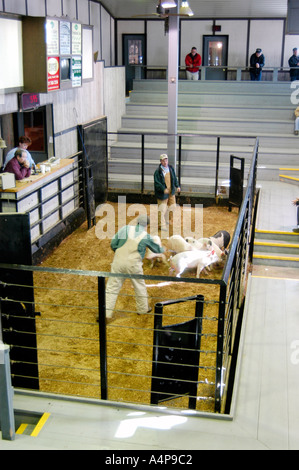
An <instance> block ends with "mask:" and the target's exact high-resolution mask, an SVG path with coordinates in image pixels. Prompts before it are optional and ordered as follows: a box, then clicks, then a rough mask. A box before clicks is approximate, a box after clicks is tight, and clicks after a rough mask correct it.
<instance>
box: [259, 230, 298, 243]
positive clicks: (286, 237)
mask: <svg viewBox="0 0 299 470" xmlns="http://www.w3.org/2000/svg"><path fill="white" fill-rule="evenodd" d="M261 240H264V241H269V240H271V241H273V242H282V243H291V244H296V243H299V234H298V233H294V232H291V231H290V232H280V231H275V230H259V229H257V230H255V241H261Z"/></svg>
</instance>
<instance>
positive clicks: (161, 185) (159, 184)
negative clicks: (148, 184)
mask: <svg viewBox="0 0 299 470" xmlns="http://www.w3.org/2000/svg"><path fill="white" fill-rule="evenodd" d="M168 166H169V171H170V179H171V195H172V196H173V195H174V194H175V190H176V188H178V187H179V182H178V179H177V177H176V174H175V171H174V168H173V167H172V166H171V165H168ZM154 184H155V195H156V198H157V199H160V200H164V199H168V198H169V194H164V190H165V189H166V187H167V186H166V184H165V179H164V175H163V170H162V167H161V165H159V167H158V168H157V170H156V171H155V174H154Z"/></svg>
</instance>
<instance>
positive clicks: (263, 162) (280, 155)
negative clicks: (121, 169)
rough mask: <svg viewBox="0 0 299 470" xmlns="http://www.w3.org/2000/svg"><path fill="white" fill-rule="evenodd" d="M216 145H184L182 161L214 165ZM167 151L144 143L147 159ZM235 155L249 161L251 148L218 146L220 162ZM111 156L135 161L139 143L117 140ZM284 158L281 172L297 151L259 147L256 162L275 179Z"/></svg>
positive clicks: (139, 148)
mask: <svg viewBox="0 0 299 470" xmlns="http://www.w3.org/2000/svg"><path fill="white" fill-rule="evenodd" d="M216 151H217V149H216V147H215V146H208V145H207V146H204V145H202V146H199V147H197V146H188V145H184V146H183V147H182V151H181V160H182V163H183V164H184V163H192V162H194V163H196V162H205V163H210V164H213V165H215V162H216ZM166 152H167V144H166V143H165V144H159V143H153V144H152V145H150V144H145V149H144V155H145V159H148V160H156V161H158V160H159V156H160V155H161V153H166ZM231 155H235V156H237V157H239V158H244V159H245V162H246V163H249V162H250V161H251V158H252V148H251V147H249V148H246V147H245V148H242V147H231V148H226V147H221V148H220V162H221V163H229V162H230V156H231ZM110 157H111V158H122V159H128V158H129V159H135V160H136V161H137V162H138V161H140V160H141V145H140V144H138V143H136V142H134V143H128V142H118V143H115V144H114V145H112V146H111V148H110ZM282 160H284V164H285V169H284V171H283V173H287V171H288V168H287V167H289V168H290V169H291V168H292V167H293V165H294V163H296V161H298V153H297V152H295V151H290V152H287V151H285V152H283V151H281V152H279V151H278V149H260V151H259V159H258V164H259V167H260V168H261V169H262V168H263V167H267V168H269V169H270V168H271V169H275V172H276V179H278V177H279V175H280V173H281V170H280V163H281V161H282Z"/></svg>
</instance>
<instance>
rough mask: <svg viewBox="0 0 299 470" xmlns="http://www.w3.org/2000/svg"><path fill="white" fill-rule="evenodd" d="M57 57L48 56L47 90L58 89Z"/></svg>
mask: <svg viewBox="0 0 299 470" xmlns="http://www.w3.org/2000/svg"><path fill="white" fill-rule="evenodd" d="M59 68H60V67H59V57H48V91H53V90H59V88H60V79H59V72H60V71H59Z"/></svg>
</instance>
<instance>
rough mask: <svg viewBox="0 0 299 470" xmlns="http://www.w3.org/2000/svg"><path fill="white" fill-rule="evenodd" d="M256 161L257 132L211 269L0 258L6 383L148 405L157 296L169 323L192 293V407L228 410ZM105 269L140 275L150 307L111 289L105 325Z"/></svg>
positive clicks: (181, 399) (186, 313)
mask: <svg viewBox="0 0 299 470" xmlns="http://www.w3.org/2000/svg"><path fill="white" fill-rule="evenodd" d="M257 161H258V141H256V145H255V148H254V151H253V158H252V164H251V170H250V174H249V179H248V186H247V190H246V194H245V196H244V200H243V204H242V207H241V209H240V213H239V219H238V222H237V226H236V229H235V233H234V236H233V238H232V243H231V247H230V251H229V255H228V258H227V261H226V264H225V267H224V269H223V272H222V271H220V272H219V273H218V278H217V276H216V278H215V279H211V278H199V279H197V278H192V277H184V278H174V277H171V276H165V275H162V276H161V275H159V276H153V275H129V276H128V275H124V274H111V273H110V272H98V271H80V270H68V269H58V268H49V267H48V268H45V267H40V266H21V265H20V266H18V265H9V264H0V309H1V310H0V312H1V325H2V335H3V341H4V342H5V344H8V345H9V347H10V355H11V374H12V382H13V385H14V387H16V388H34V389H37V390H40V391H43V392H52V393H58V394H63V395H71V396H74V395H75V396H80V397H91V398H99V399H102V400H109V401H111V402H112V403H116V404H117V403H120V402H122V403H130V404H134V403H135V404H138V405H149V404H150V396H151V392H152V390H151V383H152V379H153V375H152V373H153V372H152V371H153V347H154V344H153V335H154V333H155V331H154V330H155V327H154V321H155V318H156V317H157V315H161V311H159V305H161V302H162V303H166V304H171V305H170V306H168V307H167V310H166V309H165V310H164V311H163V317H162V321H163V325H166V326H167V325H168V326H169V329H170V330H171V326H172V325H174V324H175V325H177V324H180V323H183V324H185V323H186V322H187V321H189V320H190V321H191V320H192V319H194V302H195V303H196V302H197V301H199V302H202V303H203V315H202V329H201V330H200V340H201V341H200V349H199V350H198V351H197V352H198V353H199V355H200V360H199V364H196V368H197V374H198V379H197V380H196V381H195V383H194V380H193V383H192V385H193V386H194V385H195V386H196V390H197V393H196V394H194V392H192V396H189V397H188V398H192V399H193V403H194V402H195V403H196V410H197V411H208V412H216V413H227V412H229V400H228V395H229V393H228V392H229V390H230V388H231V380H232V379H231V377H232V375H233V367H232V364H233V363H234V362H235V360H236V358H235V354H236V350H237V347H236V346H237V344H236V343H237V339H238V334H237V332H238V328H239V323H240V318H241V313H240V312H241V311H242V305H243V301H244V295H245V284H246V279H247V273H248V269H247V267H248V263H249V262H250V253H251V246H252V243H253V234H254V220H255V212H256V200H257V198H256V186H255V183H256V168H257ZM26 272H29V273H32V274H33V283H32V285H31V284H30V283H29V284H25V285H23V284H22V282H21V280H22V279H23V278H26V279H28V277H26V276H24V275H25V274H26ZM109 277H122V278H129V279H135V278H137V279H144V280H145V281H146V283H147V290H148V292H149V300H150V303H151V305H152V306H153V307H154V311H153V313H148V314H144V315H136V312H135V296H134V292H133V290H131V289H130V287H128V286H127V288H126V289H125V290H123V291H122V292H121V293H120V295H119V304H117V306H116V311H115V316H116V320H115V321H113V322H111V323H109V324H107V323H106V320H105V309H106V307H105V305H106V304H105V281H106V279H107V278H109ZM16 279H17V281H16ZM28 291H30V292H33V295H28ZM199 294H200V296H202V297H200V299H199V300H194V298H193V299H192V300H190V299H189V300H190V302H191V304H189V303H188V302H186V301H183V300H185V298H190V295H191V296H196V299H197V298H198V297H197V296H198V295H199ZM29 299H31V300H29ZM192 302H193V304H192ZM190 305H191V306H190ZM192 305H193V306H192ZM32 312H33V313H32ZM175 347H176V346H175ZM186 367H187V365H186ZM167 379H168V380H169V379H171V380H174V379H173V377H169V378H167ZM24 384H25V386H24ZM193 390H194V387H193ZM189 395H190V394H189ZM186 399H187V397H185V394H180V393H178V394H177V395H176V400H173V397H172V400H171V401H170V402H168V401H166V404H167V405H165V406H168V407H169V406H173V407H174V408H179V409H186V408H188V402H186Z"/></svg>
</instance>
